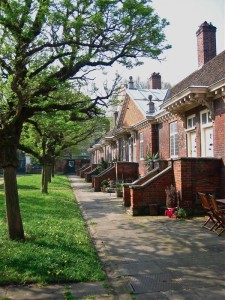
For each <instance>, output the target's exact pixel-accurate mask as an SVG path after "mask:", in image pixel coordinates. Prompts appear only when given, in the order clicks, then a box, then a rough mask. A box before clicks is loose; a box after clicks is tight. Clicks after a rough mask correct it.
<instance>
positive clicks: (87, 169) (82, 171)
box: [80, 166, 91, 178]
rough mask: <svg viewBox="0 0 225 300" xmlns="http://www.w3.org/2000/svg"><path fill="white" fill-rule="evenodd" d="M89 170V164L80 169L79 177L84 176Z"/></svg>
mask: <svg viewBox="0 0 225 300" xmlns="http://www.w3.org/2000/svg"><path fill="white" fill-rule="evenodd" d="M90 171H91V166H88V167H86V168H84V169H82V170H81V171H80V177H81V178H85V173H87V172H90Z"/></svg>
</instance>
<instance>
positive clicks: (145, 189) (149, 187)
mask: <svg viewBox="0 0 225 300" xmlns="http://www.w3.org/2000/svg"><path fill="white" fill-rule="evenodd" d="M171 184H174V176H173V169H172V167H171V166H170V167H167V168H166V169H164V170H163V171H161V172H160V173H158V174H157V175H156V176H154V177H153V178H150V179H149V180H148V181H146V182H145V183H144V184H142V185H132V186H131V190H130V192H131V207H130V211H131V214H132V215H133V216H137V215H149V214H150V207H151V206H152V205H153V206H158V207H159V206H166V194H165V189H166V187H167V186H170V185H171Z"/></svg>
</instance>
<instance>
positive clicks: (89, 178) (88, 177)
mask: <svg viewBox="0 0 225 300" xmlns="http://www.w3.org/2000/svg"><path fill="white" fill-rule="evenodd" d="M97 172H98V168H97V167H95V168H94V169H92V170H91V171H90V172H87V173H85V181H86V182H92V176H94V175H97Z"/></svg>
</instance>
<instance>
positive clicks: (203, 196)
mask: <svg viewBox="0 0 225 300" xmlns="http://www.w3.org/2000/svg"><path fill="white" fill-rule="evenodd" d="M198 195H199V198H200V201H201V204H202V207H203V209H204V211H205V213H206V215H207V216H208V218H207V220H206V221H205V223H204V224H203V225H202V227H204V228H206V229H208V230H210V231H212V230H213V229H214V228H215V227H217V226H218V219H217V217H216V216H215V213H214V211H213V210H212V206H211V204H210V202H209V199H208V197H207V195H206V194H205V193H200V192H198ZM209 223H211V225H210V226H209Z"/></svg>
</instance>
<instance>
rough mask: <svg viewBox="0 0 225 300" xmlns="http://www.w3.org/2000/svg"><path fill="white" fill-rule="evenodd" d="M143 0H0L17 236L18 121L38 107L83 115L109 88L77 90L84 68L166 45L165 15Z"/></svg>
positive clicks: (128, 59)
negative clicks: (90, 91) (89, 91)
mask: <svg viewBox="0 0 225 300" xmlns="http://www.w3.org/2000/svg"><path fill="white" fill-rule="evenodd" d="M149 3H150V2H149V1H147V0H1V2H0V106H1V110H0V166H2V167H3V171H4V181H5V191H6V206H7V220H8V224H9V236H10V238H12V239H20V238H22V239H23V238H24V235H23V228H22V222H21V217H20V216H19V201H18V192H17V183H16V167H17V157H16V150H17V148H18V144H19V140H20V136H21V132H22V127H23V124H24V122H26V121H27V120H28V119H29V118H31V117H32V116H34V115H35V114H36V113H39V112H42V111H45V112H55V111H57V110H71V109H75V114H73V120H77V118H79V114H80V113H82V114H83V113H85V114H86V116H87V117H90V118H91V117H93V116H94V115H96V114H98V112H99V110H98V107H99V106H102V105H105V99H107V98H108V97H109V96H110V95H112V92H113V89H114V86H112V89H106V90H105V94H102V95H100V94H98V95H95V94H93V95H89V97H87V95H86V96H85V97H84V95H83V94H81V93H80V90H79V89H80V86H82V85H83V84H87V82H88V81H90V77H89V75H90V72H91V71H93V70H96V69H99V68H100V69H101V68H104V67H109V66H112V65H113V64H114V63H115V62H119V63H120V64H123V65H125V66H126V67H132V66H135V65H138V64H140V61H139V58H140V57H143V56H145V57H150V58H153V59H158V58H159V56H160V54H161V53H162V52H163V51H164V50H165V49H167V48H168V47H169V46H168V45H166V44H165V35H164V32H163V30H164V28H165V26H166V25H167V24H168V23H167V21H166V20H165V19H160V17H159V16H158V15H157V14H156V13H155V12H154V10H153V9H152V7H151V6H150V5H149ZM71 91H72V92H73V96H72V95H71ZM12 187H13V188H12ZM16 212H18V214H17V213H16Z"/></svg>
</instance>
